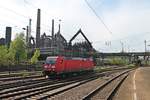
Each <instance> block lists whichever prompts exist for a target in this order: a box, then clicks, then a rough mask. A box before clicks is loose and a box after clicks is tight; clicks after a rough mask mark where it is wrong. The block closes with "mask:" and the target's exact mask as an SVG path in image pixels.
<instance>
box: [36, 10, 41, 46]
mask: <svg viewBox="0 0 150 100" xmlns="http://www.w3.org/2000/svg"><path fill="white" fill-rule="evenodd" d="M40 21H41V10H40V9H38V12H37V25H36V48H39V47H40Z"/></svg>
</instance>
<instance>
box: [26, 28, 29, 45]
mask: <svg viewBox="0 0 150 100" xmlns="http://www.w3.org/2000/svg"><path fill="white" fill-rule="evenodd" d="M26 43H27V45H28V43H29V27H28V26H27V27H26Z"/></svg>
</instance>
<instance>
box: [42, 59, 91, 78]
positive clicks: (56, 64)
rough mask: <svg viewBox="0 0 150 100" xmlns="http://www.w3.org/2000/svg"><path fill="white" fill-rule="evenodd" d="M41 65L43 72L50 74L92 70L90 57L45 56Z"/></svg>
mask: <svg viewBox="0 0 150 100" xmlns="http://www.w3.org/2000/svg"><path fill="white" fill-rule="evenodd" d="M43 67H44V71H43V72H44V74H45V75H48V76H51V75H60V74H66V73H73V72H80V71H92V70H93V68H94V62H93V60H92V59H91V58H76V57H63V56H50V57H47V58H46V62H45V64H44V66H43Z"/></svg>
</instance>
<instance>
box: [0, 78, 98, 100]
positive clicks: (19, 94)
mask: <svg viewBox="0 0 150 100" xmlns="http://www.w3.org/2000/svg"><path fill="white" fill-rule="evenodd" d="M86 78H87V77H84V79H82V78H81V77H80V78H79V79H73V80H72V79H70V80H69V81H67V80H65V81H55V82H54V81H47V82H41V83H38V84H31V85H25V86H20V87H15V88H10V89H5V90H3V91H1V92H0V99H14V100H15V99H16V100H19V99H25V98H29V97H31V98H32V97H35V96H36V95H39V94H42V93H45V92H47V91H51V90H53V89H57V88H60V87H63V86H69V85H72V84H76V85H77V84H78V85H80V84H81V83H82V84H83V83H84V82H85V81H90V80H93V79H95V78H96V77H95V76H92V77H91V78H90V79H86ZM73 86H74V85H73Z"/></svg>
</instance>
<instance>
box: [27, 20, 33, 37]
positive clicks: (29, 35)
mask: <svg viewBox="0 0 150 100" xmlns="http://www.w3.org/2000/svg"><path fill="white" fill-rule="evenodd" d="M31 21H32V20H31V19H29V34H28V38H30V37H31Z"/></svg>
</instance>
